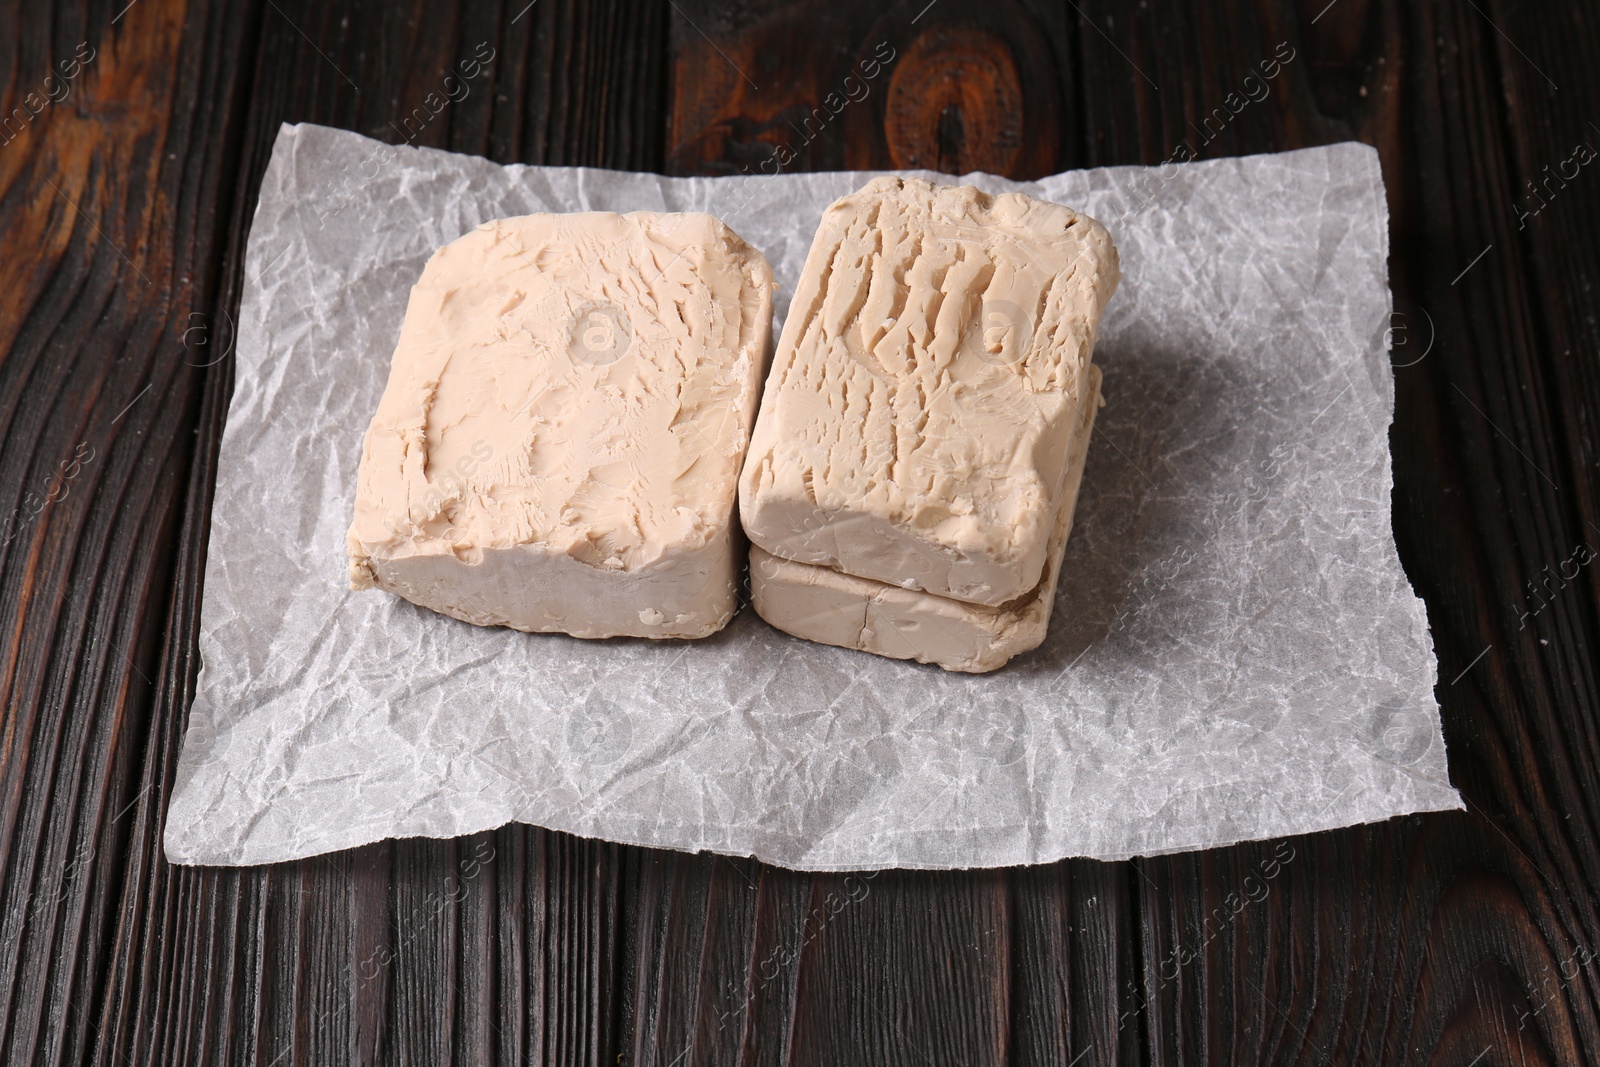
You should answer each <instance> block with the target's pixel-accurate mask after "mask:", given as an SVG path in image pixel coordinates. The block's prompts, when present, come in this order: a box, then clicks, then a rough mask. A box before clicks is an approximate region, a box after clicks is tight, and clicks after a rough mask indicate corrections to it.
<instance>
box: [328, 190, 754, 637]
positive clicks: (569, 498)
mask: <svg viewBox="0 0 1600 1067" xmlns="http://www.w3.org/2000/svg"><path fill="white" fill-rule="evenodd" d="M772 290H773V285H772V270H771V268H770V267H769V266H768V264H767V261H766V259H765V257H763V256H762V255H761V253H759V252H757V251H756V250H755V249H753V248H751V247H750V246H749V245H747V244H746V243H745V242H744V241H743V240H741V239H740V238H739V236H738V235H737V234H735V233H734V232H733V231H732V230H730V229H729V228H728V227H727V226H725V225H724V224H723V223H722V222H720V221H719V220H717V219H714V218H712V217H711V216H709V215H704V214H697V213H690V214H658V213H651V212H634V213H631V214H627V215H618V214H610V213H588V214H573V215H528V216H523V217H520V218H510V219H500V220H497V221H494V222H490V223H485V224H484V225H482V226H480V227H478V228H477V229H475V230H473V231H472V232H470V233H468V234H466V235H465V236H463V237H461V238H458V239H457V240H455V241H452V242H451V243H450V244H447V245H445V246H444V247H443V248H441V249H439V251H438V252H436V253H435V254H434V256H433V258H432V259H430V260H429V261H428V264H427V266H426V267H425V268H424V269H423V272H422V276H421V278H420V279H419V280H418V282H417V284H416V285H415V287H413V289H412V291H411V298H410V303H409V305H408V306H407V309H406V317H405V322H404V325H403V326H402V328H401V333H400V340H399V343H398V344H397V345H396V347H395V351H394V357H393V360H392V363H391V366H390V371H389V380H388V385H387V386H386V388H385V389H384V392H383V398H382V400H381V401H380V402H379V405H378V410H377V413H376V414H375V415H374V416H373V419H372V424H371V426H370V427H369V429H368V431H367V435H366V440H365V445H364V447H363V450H362V456H361V468H360V473H359V476H358V488H357V494H356V505H355V516H354V520H353V522H352V523H351V526H350V531H349V537H348V542H349V559H350V583H351V587H352V588H355V589H364V588H370V587H378V588H382V589H386V590H389V591H390V592H393V593H396V594H398V595H400V596H402V597H405V598H406V599H407V600H410V601H413V602H414V603H417V604H420V605H421V606H423V607H427V608H432V609H433V610H435V611H440V612H443V613H444V614H446V615H451V616H454V617H455V618H458V619H462V620H465V621H467V622H471V623H477V624H479V625H485V626H493V625H499V626H510V627H513V628H515V629H518V630H528V631H540V632H554V631H559V632H564V633H568V634H572V635H574V636H576V637H593V638H598V637H613V636H621V635H631V636H638V637H656V638H666V637H685V638H687V637H705V636H707V635H708V634H711V633H714V632H716V631H717V630H719V629H721V628H722V627H723V626H724V625H725V624H726V623H727V621H728V619H729V618H731V617H732V615H733V612H734V610H735V608H736V604H737V601H736V585H737V580H738V569H739V562H740V560H739V557H740V556H741V555H742V553H741V552H740V547H741V541H740V539H739V536H738V532H737V530H736V528H735V526H734V523H733V508H734V501H735V491H736V488H737V478H738V472H739V469H740V465H741V463H742V461H743V458H744V454H745V449H746V445H747V442H748V439H749V433H750V429H751V425H752V423H753V421H754V419H755V410H756V402H757V399H758V397H759V395H760V387H761V381H762V377H763V374H764V371H765V361H766V356H767V350H768V342H769V340H770V331H771V314H772Z"/></svg>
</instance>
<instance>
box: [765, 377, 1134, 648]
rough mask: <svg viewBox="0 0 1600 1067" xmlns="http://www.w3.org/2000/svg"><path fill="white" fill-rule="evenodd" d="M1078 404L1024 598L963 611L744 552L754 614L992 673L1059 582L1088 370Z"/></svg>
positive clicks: (1033, 635)
mask: <svg viewBox="0 0 1600 1067" xmlns="http://www.w3.org/2000/svg"><path fill="white" fill-rule="evenodd" d="M1086 396H1087V399H1086V400H1085V402H1084V403H1083V404H1081V405H1080V406H1079V408H1078V410H1077V411H1076V412H1075V415H1076V421H1075V423H1074V429H1073V433H1072V436H1071V439H1070V440H1069V441H1068V444H1067V480H1066V484H1065V485H1064V486H1063V487H1062V492H1061V495H1060V498H1059V499H1060V504H1059V506H1058V508H1057V510H1056V514H1055V516H1054V523H1053V525H1052V528H1051V531H1050V540H1049V543H1048V545H1047V548H1046V550H1045V568H1044V574H1043V576H1042V577H1041V578H1040V579H1039V583H1038V584H1037V585H1036V586H1034V588H1033V589H1031V590H1030V591H1028V592H1027V593H1025V594H1023V595H1022V596H1020V597H1018V598H1017V599H1016V600H1013V601H1011V602H1010V603H1009V604H1003V605H1001V606H1000V607H987V606H984V605H981V604H968V603H964V602H962V601H959V600H951V599H950V598H949V597H942V596H936V595H934V594H932V593H918V592H915V591H913V590H909V589H902V588H900V587H899V586H895V585H887V584H885V583H883V582H875V581H872V580H871V579H870V578H857V577H855V576H853V575H849V574H841V573H840V572H838V571H835V570H830V569H829V568H827V567H817V566H814V565H812V564H809V563H796V562H794V561H793V560H787V559H781V558H779V557H778V556H774V555H772V554H771V553H768V552H765V551H763V550H762V549H761V548H760V547H759V546H754V545H753V546H751V548H750V589H751V600H752V603H753V604H754V605H755V609H756V612H757V614H759V615H760V616H761V617H762V618H763V619H766V620H767V621H768V622H770V623H771V624H772V625H774V626H776V627H777V628H778V629H780V630H784V631H786V632H788V633H791V634H794V635H795V636H796V637H804V638H806V639H807V640H810V641H819V642H821V643H822V644H825V645H841V646H843V647H845V648H854V649H859V650H861V651H863V652H874V653H877V654H878V655H880V656H888V657H890V658H892V659H914V660H917V661H918V662H919V663H937V664H938V665H939V666H941V667H943V668H945V669H946V670H951V671H968V672H972V673H982V672H984V671H992V670H995V669H996V668H999V667H1002V666H1004V665H1005V663H1006V661H1008V660H1009V659H1011V657H1013V656H1016V655H1018V654H1020V653H1023V652H1027V651H1028V650H1030V649H1034V648H1037V647H1038V646H1039V644H1040V642H1042V641H1043V640H1044V637H1045V632H1046V630H1047V629H1048V628H1049V625H1050V611H1051V608H1052V607H1053V606H1054V604H1055V596H1056V588H1057V586H1058V584H1059V583H1060V580H1061V560H1062V556H1063V554H1064V553H1065V551H1066V547H1067V537H1068V535H1069V534H1070V533H1071V532H1072V515H1073V512H1074V510H1075V509H1076V507H1077V500H1078V487H1079V485H1080V484H1081V483H1082V481H1083V466H1084V462H1085V459H1086V457H1087V456H1088V453H1089V437H1090V434H1091V433H1092V431H1093V429H1094V416H1095V409H1096V408H1097V407H1099V406H1100V405H1101V404H1103V403H1104V401H1103V400H1101V399H1100V368H1098V367H1091V368H1090V381H1089V387H1088V390H1087V393H1086Z"/></svg>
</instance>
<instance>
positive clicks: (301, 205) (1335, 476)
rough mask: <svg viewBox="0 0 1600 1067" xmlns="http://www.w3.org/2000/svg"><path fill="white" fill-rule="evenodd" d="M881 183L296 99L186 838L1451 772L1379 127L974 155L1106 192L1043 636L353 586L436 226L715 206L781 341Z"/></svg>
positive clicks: (1161, 810) (277, 843)
mask: <svg viewBox="0 0 1600 1067" xmlns="http://www.w3.org/2000/svg"><path fill="white" fill-rule="evenodd" d="M866 177H867V176H866V175H863V174H846V173H833V174H787V175H778V176H768V175H759V176H753V177H733V178H719V179H708V178H664V177H658V176H655V175H647V174H625V173H616V172H608V171H600V170H587V169H580V168H568V167H531V166H510V167H504V166H498V165H496V164H493V163H490V162H488V161H486V160H483V159H478V158H473V157H467V156H461V155H454V154H451V153H446V152H440V151H434V150H430V149H413V148H409V147H391V146H388V145H384V144H382V143H381V142H378V141H373V140H369V139H367V138H364V137H360V136H358V135H356V134H352V133H346V132H341V131H337V130H330V129H324V128H320V127H316V126H306V125H302V126H285V127H284V128H283V129H282V131H281V132H280V133H279V135H278V141H277V145H276V147H275V149H274V151H273V156H272V162H271V165H270V167H269V168H268V170H267V174H266V177H265V180H264V181H263V184H262V187H261V200H260V204H259V206H258V207H257V209H256V216H255V222H254V226H253V229H252V231H251V235H250V243H249V250H248V255H247V257H246V273H247V279H248V280H247V283H246V285H245V291H244V300H243V306H242V308H241V313H240V322H239V330H238V339H237V349H236V352H235V359H236V360H237V366H236V379H237V384H236V386H235V389H234V394H233V401H232V406H231V408H230V410H229V414H228V422H227V429H226V432H225V433H224V435H223V440H222V452H221V460H220V464H219V468H218V474H217V490H216V502H215V506H214V510H213V515H212V529H211V543H210V553H209V556H208V559H207V564H206V577H205V599H204V609H203V614H202V621H201V634H200V650H201V653H202V654H203V657H204V667H203V669H202V671H201V674H200V679H199V684H198V689H197V695H196V697H195V700H194V704H193V707H192V709H191V711H190V720H189V725H188V733H187V735H186V737H185V739H184V748H183V753H182V759H181V761H180V763H179V767H178V772H177V782H176V787H175V790H174V794H173V798H172V803H171V806H170V809H169V811H168V817H167V824H166V838H165V842H166V852H167V856H168V858H169V859H171V860H172V861H174V862H177V863H210V864H252V863H267V862H273V861H278V860H286V859H293V858H297V857H302V856H309V855H313V854H316V853H320V852H327V851H330V850H333V849H342V848H347V847H350V846H354V845H360V844H364V843H366V842H370V841H375V840H378V839H381V838H387V837H402V836H416V835H424V836H438V837H443V836H450V835H456V834H466V833H471V832H475V831H480V830H484V829H488V828H492V827H496V826H500V825H502V824H504V823H506V822H508V821H513V820H516V821H521V822H527V823H534V824H537V825H540V826H547V827H552V828H555V829H560V830H566V831H570V832H573V833H576V834H582V835H587V836H593V837H601V838H606V839H609V840H613V841H621V842H628V843H635V844H641V845H652V846H661V847H667V848H675V849H686V850H701V849H708V850H712V851H716V852H724V853H733V854H741V855H748V854H754V855H756V856H758V857H760V858H761V859H763V860H767V861H770V862H773V863H777V864H781V865H783V866H787V867H794V868H801V869H809V870H839V869H850V868H879V867H929V868H945V867H981V866H999V865H1008V864H1023V863H1042V862H1046V861H1050V860H1054V859H1057V858H1060V857H1063V856H1094V857H1100V858H1103V859H1113V858H1122V857H1127V856H1133V855H1148V854H1154V853H1161V852H1172V851H1179V850H1184V849H1196V848H1205V847H1208V846H1212V845H1220V844H1226V843H1230V842H1235V841H1241V840H1247V839H1254V838H1270V837H1276V836H1280V835H1286V834H1295V833H1303V832H1306V831H1312V830H1320V829H1325V828H1329V827H1336V826H1344V825H1348V824H1352V823H1360V822H1369V821H1373V820H1379V819H1384V818H1388V817H1391V816H1395V815H1401V814H1404V813H1408V812H1415V811H1425V810H1438V809H1448V808H1458V807H1460V800H1459V799H1458V797H1457V795H1456V792H1455V790H1454V789H1452V788H1451V786H1450V783H1449V778H1448V775H1447V773H1446V763H1445V749H1444V741H1443V738H1442V737H1441V735H1440V732H1439V717H1438V706H1437V703H1436V702H1435V699H1434V695H1433V689H1434V684H1435V678H1436V673H1437V665H1436V661H1435V658H1434V653H1433V645H1432V640H1431V638H1430V635H1429V632H1428V626H1427V616H1426V613H1425V612H1424V609H1423V604H1422V602H1421V601H1420V600H1419V599H1418V598H1417V597H1416V596H1415V595H1414V594H1413V593H1412V590H1411V586H1410V584H1409V583H1408V582H1407V580H1406V576H1405V574H1404V572H1403V571H1402V570H1401V567H1400V563H1399V560H1398V558H1397V556H1396V553H1395V545H1394V539H1393V535H1392V533H1391V528H1390V518H1389V508H1390V468H1389V453H1388V425H1389V422H1390V419H1391V417H1392V413H1393V383H1392V378H1391V371H1390V367H1389V362H1388V358H1387V354H1386V350H1387V346H1386V337H1385V330H1386V327H1387V326H1388V324H1389V313H1390V296H1389V290H1388V286H1387V280H1386V278H1387V275H1386V259H1387V253H1388V236H1387V210H1386V207H1385V202H1384V194H1383V185H1382V181H1381V178H1380V175H1379V171H1378V158H1377V154H1376V153H1375V152H1374V151H1373V150H1372V149H1371V148H1369V147H1365V146H1362V145H1357V144H1340V145H1333V146H1330V147H1326V148H1317V149H1309V150H1304V151H1298V152H1289V153H1285V154H1282V155H1273V156H1257V157H1250V158H1244V159H1223V160H1215V161H1210V162H1203V163H1194V164H1187V165H1175V164H1174V165H1169V166H1167V167H1165V168H1138V167H1117V168H1110V169H1105V170H1091V171H1080V172H1073V173H1068V174H1060V175H1056V176H1055V177H1051V178H1046V179H1044V180H1042V181H1038V182H1033V183H1022V184H1019V183H1014V182H1008V181H1005V180H1003V179H1000V178H995V177H991V176H988V175H982V174H975V175H971V176H969V177H968V178H966V179H963V180H964V181H968V182H971V183H974V184H977V185H980V186H982V187H984V188H986V189H989V190H991V191H1005V190H1010V189H1020V190H1022V191H1024V192H1026V193H1029V194H1030V195H1033V196H1038V197H1043V198H1045V199H1048V200H1054V201H1057V202H1059V203H1063V204H1067V205H1070V206H1072V207H1075V208H1079V209H1081V210H1084V211H1087V212H1088V213H1090V214H1092V215H1094V216H1095V217H1097V218H1099V219H1100V220H1102V221H1103V222H1104V223H1105V224H1106V225H1107V226H1108V227H1109V228H1110V230H1111V233H1112V235H1113V237H1114V239H1115V240H1116V243H1117V246H1118V248H1119V250H1120V252H1121V258H1122V269H1123V280H1122V286H1121V289H1120V290H1119V292H1118V293H1117V295H1116V298H1115V299H1114V300H1113V301H1112V304H1111V307H1110V310H1109V313H1108V316H1107V318H1106V320H1105V323H1104V329H1103V335H1102V339H1101V342H1100V346H1099V349H1098V350H1097V353H1096V360H1097V362H1098V363H1099V364H1100V365H1101V366H1102V367H1103V368H1104V371H1105V382H1104V391H1105V396H1106V398H1107V406H1106V407H1105V408H1104V409H1103V410H1102V412H1101V413H1100V415H1099V419H1098V422H1097V424H1096V433H1095V437H1094V442H1093V444H1092V445H1091V448H1090V452H1089V462H1088V469H1087V472H1086V474H1085V476H1084V485H1083V491H1082V496H1081V498H1080V503H1079V505H1078V517H1077V522H1076V529H1075V530H1074V531H1073V535H1072V540H1071V542H1070V544H1069V546H1068V549H1067V555H1066V561H1065V564H1064V572H1063V574H1064V577H1063V581H1062V588H1061V592H1060V596H1059V600H1058V603H1057V606H1056V610H1055V616H1054V619H1053V621H1052V623H1051V628H1050V636H1049V639H1048V640H1047V641H1046V642H1045V644H1044V646H1043V647H1042V648H1040V649H1039V650H1038V651H1036V652H1033V653H1030V654H1028V655H1025V656H1023V657H1020V658H1018V659H1016V660H1013V661H1012V663H1011V664H1010V665H1009V666H1007V667H1006V668H1004V669H1002V670H1001V671H999V672H998V673H994V674H989V675H978V676H973V675H962V674H948V673H945V672H944V671H942V670H939V669H938V668H936V667H927V666H919V665H916V664H909V663H902V662H897V661H892V660H886V659H880V658H877V657H875V656H870V655H867V654H865V653H859V652H851V651H846V650H844V649H838V648H830V647H825V646H822V645H816V644H811V643H808V642H805V641H801V640H799V639H797V638H793V637H790V636H788V635H786V634H783V633H779V632H778V631H776V630H773V629H771V628H770V627H768V626H767V625H766V624H765V623H764V622H762V621H761V619H760V618H758V617H757V616H756V615H755V614H754V613H753V612H752V611H750V610H748V609H747V610H745V611H743V612H742V613H741V614H740V615H739V616H738V617H737V618H736V619H735V620H734V621H733V623H732V624H731V625H729V627H728V628H727V629H726V630H725V631H723V632H722V633H721V634H719V635H717V636H716V637H714V638H711V639H708V640H704V641H694V642H666V643H653V642H649V641H644V640H613V641H605V642H587V641H580V640H576V639H573V638H568V637H565V636H561V635H530V634H523V633H517V632H513V631H510V630H503V629H481V628H478V627H474V626H470V625H467V624H465V623H460V622H456V621H454V620H452V619H448V618H445V617H444V616H441V615H436V614H434V613H432V612H429V611H425V610H422V609H419V608H417V607H414V606H413V605H411V604H409V603H406V602H405V601H402V600H400V599H398V598H396V597H393V596H390V595H387V594H384V593H378V592H366V593H352V592H350V591H349V590H348V589H347V588H346V585H345V570H346V568H345V529H346V527H347V525H348V524H349V522H350V516H351V508H352V501H353V494H354V489H355V477H356V467H357V464H358V462H359V460H360V456H361V441H362V435H363V433H364V431H365V430H366V426H367V422H368V419H369V418H370V417H371V415H372V412H373V410H374V408H375V406H376V404H377V401H378V396H379V393H380V392H381V391H382V389H383V386H384V381H385V378H386V375H387V373H388V365H389V356H390V353H391V352H392V350H393V348H394V344H395V340H396V337H397V336H398V334H399V330H400V322H401V318H402V316H403V314H404V311H405V306H406V297H407V293H408V290H409V288H410V286H411V284H412V283H413V282H414V281H415V280H416V278H417V276H418V274H419V272H420V271H421V269H422V266H423V263H424V262H425V261H426V260H427V258H428V256H429V255H430V254H431V253H432V252H433V250H434V249H435V248H437V247H438V246H440V245H442V244H444V243H445V242H447V241H450V240H452V239H454V238H455V237H457V236H459V235H461V234H462V233H464V232H466V231H467V230H469V229H470V228H472V227H474V226H476V225H477V224H479V223H481V222H484V221H487V220H489V219H493V218H498V217H504V216H510V215H521V214H525V213H528V212H535V211H587V210H615V211H629V210H637V209H646V210H657V211H684V210H696V211H708V212H711V213H712V214H715V215H718V216H720V217H722V218H723V219H725V220H726V221H727V222H728V224H729V225H731V226H732V227H733V228H734V229H735V230H736V231H738V232H739V233H740V234H741V235H742V236H743V237H744V238H745V239H746V240H748V241H750V242H751V243H752V244H754V245H755V246H756V247H757V248H760V249H761V250H762V251H763V252H765V253H766V255H767V256H768V257H769V258H770V260H771V261H772V266H773V269H774V271H775V272H776V275H777V278H778V280H779V282H780V286H781V288H780V291H779V292H778V294H777V308H778V309H779V313H780V314H779V319H780V321H779V322H778V323H777V324H775V326H774V330H773V333H774V336H776V334H777V332H778V330H779V329H781V325H782V324H781V317H782V312H783V311H784V310H785V309H787V306H788V302H789V298H790V296H791V295H792V293H793V287H794V283H795V280H796V278H797V277H798V274H799V271H800V267H801V262H802V260H803V258H804V256H805V253H806V250H807V248H808V246H809V244H810V241H811V236H812V233H813V232H814V230H815V227H816V224H817V221H818V219H819V217H820V215H821V213H822V210H823V208H824V206H826V205H827V204H828V203H829V202H830V201H832V200H833V199H834V198H836V197H838V196H840V195H842V194H844V193H846V192H849V191H851V190H854V189H856V188H857V187H859V186H860V185H861V184H862V183H863V182H864V181H865V180H866ZM934 177H936V178H937V177H938V176H934ZM943 180H951V179H949V178H945V179H943Z"/></svg>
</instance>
